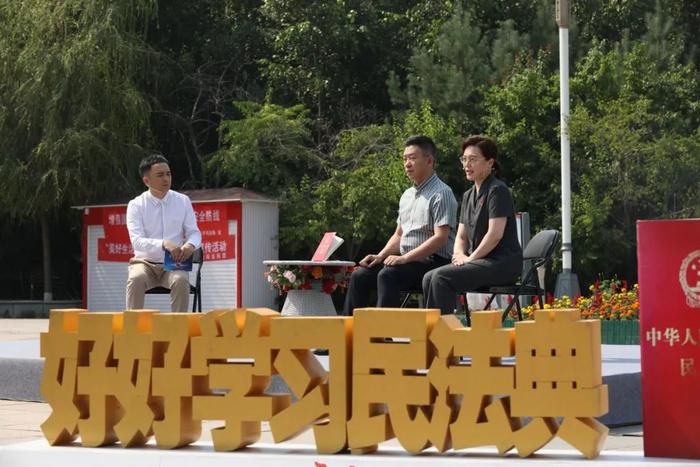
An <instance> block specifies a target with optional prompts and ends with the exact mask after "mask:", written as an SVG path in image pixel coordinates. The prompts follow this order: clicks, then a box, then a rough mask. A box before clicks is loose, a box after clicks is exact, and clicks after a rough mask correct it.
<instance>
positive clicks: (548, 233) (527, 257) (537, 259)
mask: <svg viewBox="0 0 700 467" xmlns="http://www.w3.org/2000/svg"><path fill="white" fill-rule="evenodd" d="M557 242H559V231H557V230H542V231H541V232H538V233H537V235H535V236H534V237H532V238H531V239H530V241H529V242H528V244H527V246H526V247H525V251H523V261H524V262H526V263H527V262H529V261H532V263H531V264H530V266H529V268H528V269H527V271H526V272H525V273H523V276H522V281H521V283H522V284H533V281H535V280H536V279H535V272H536V271H537V268H539V267H540V266H542V265H543V264H545V263H546V262H547V261H549V259H550V258H551V257H552V254H553V253H554V248H555V247H556V246H557ZM533 285H537V287H540V285H541V284H539V281H537V283H536V284H533Z"/></svg>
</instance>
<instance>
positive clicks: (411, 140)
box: [404, 135, 437, 157]
mask: <svg viewBox="0 0 700 467" xmlns="http://www.w3.org/2000/svg"><path fill="white" fill-rule="evenodd" d="M409 146H418V147H419V148H420V150H421V151H423V154H430V155H431V156H433V157H435V156H437V148H436V147H435V143H434V142H433V140H432V139H430V137H429V136H425V135H415V136H409V137H408V139H406V142H405V143H404V147H409Z"/></svg>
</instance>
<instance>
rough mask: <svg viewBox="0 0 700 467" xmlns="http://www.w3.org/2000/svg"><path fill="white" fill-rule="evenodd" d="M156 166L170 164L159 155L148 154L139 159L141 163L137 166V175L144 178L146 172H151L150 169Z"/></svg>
mask: <svg viewBox="0 0 700 467" xmlns="http://www.w3.org/2000/svg"><path fill="white" fill-rule="evenodd" d="M156 164H168V165H170V162H168V159H166V158H165V157H163V156H162V155H161V154H150V155H148V156H146V157H144V158H143V159H141V163H140V164H139V175H141V176H142V177H145V176H146V174H147V173H148V171H149V170H151V167H153V166H154V165H156Z"/></svg>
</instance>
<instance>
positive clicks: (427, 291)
mask: <svg viewBox="0 0 700 467" xmlns="http://www.w3.org/2000/svg"><path fill="white" fill-rule="evenodd" d="M522 264H523V263H522V260H521V259H520V258H515V260H506V261H502V260H501V261H497V260H492V259H489V258H482V259H477V260H475V261H472V262H471V263H466V264H463V265H462V266H453V265H451V264H449V265H447V266H442V267H440V268H437V269H433V270H432V271H430V272H428V273H427V274H426V275H425V276H423V300H424V301H425V307H426V308H439V309H440V313H442V314H443V315H446V314H452V313H454V310H455V306H456V305H457V295H459V294H460V293H462V292H465V291H470V290H474V289H477V288H479V287H485V286H492V285H507V284H514V283H515V281H516V280H517V278H518V276H519V275H520V268H522Z"/></svg>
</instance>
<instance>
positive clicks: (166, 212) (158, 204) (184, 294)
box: [126, 155, 202, 312]
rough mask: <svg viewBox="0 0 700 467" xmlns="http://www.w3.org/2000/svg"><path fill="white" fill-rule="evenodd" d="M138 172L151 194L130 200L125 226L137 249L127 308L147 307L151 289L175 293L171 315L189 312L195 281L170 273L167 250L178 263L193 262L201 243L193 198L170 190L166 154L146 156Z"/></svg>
mask: <svg viewBox="0 0 700 467" xmlns="http://www.w3.org/2000/svg"><path fill="white" fill-rule="evenodd" d="M139 174H140V175H141V177H142V178H143V183H144V184H145V185H146V186H147V187H148V190H147V191H145V192H143V193H142V194H141V195H139V196H137V197H136V198H134V199H132V200H131V201H129V206H128V207H127V209H126V225H127V228H128V229H129V238H130V239H131V245H132V246H133V248H134V257H133V258H131V260H129V278H128V279H127V282H126V308H127V310H136V309H142V308H143V302H144V297H145V293H146V290H148V289H150V288H153V287H157V286H161V287H166V288H168V289H170V308H171V311H176V312H185V311H187V309H188V308H189V306H188V304H189V299H190V281H189V274H188V273H187V272H186V271H165V270H164V269H163V258H164V255H165V250H168V251H169V252H170V254H171V255H172V257H173V261H174V262H181V261H185V260H186V259H188V258H189V257H190V256H191V255H192V253H193V252H194V250H196V249H197V248H199V247H200V246H201V244H202V234H201V233H200V231H199V228H198V227H197V218H196V217H195V215H194V210H193V209H192V202H191V201H190V199H189V198H188V197H187V196H186V195H183V194H181V193H178V192H177V191H173V190H171V189H170V184H171V182H172V176H171V173H170V166H169V165H168V160H167V159H166V158H165V157H163V156H161V155H150V156H147V157H145V158H144V159H143V160H142V161H141V164H139Z"/></svg>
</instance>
